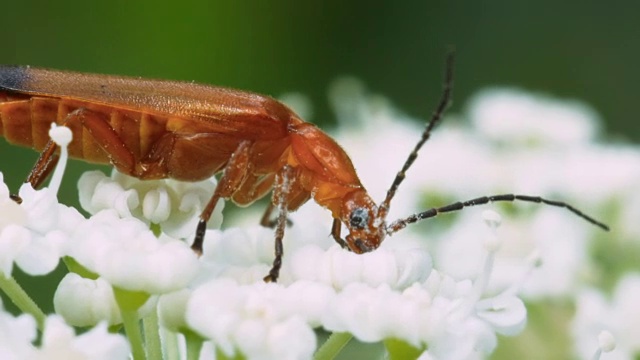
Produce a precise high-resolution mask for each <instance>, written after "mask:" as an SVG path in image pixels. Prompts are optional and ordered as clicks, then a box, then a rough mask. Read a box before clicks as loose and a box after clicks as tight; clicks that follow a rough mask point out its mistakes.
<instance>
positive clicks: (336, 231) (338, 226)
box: [331, 219, 350, 250]
mask: <svg viewBox="0 0 640 360" xmlns="http://www.w3.org/2000/svg"><path fill="white" fill-rule="evenodd" d="M341 231H342V223H341V222H340V219H333V224H332V225H331V236H332V237H333V240H335V241H336V242H337V243H338V245H340V246H341V247H342V248H343V249H347V250H350V248H349V246H348V245H347V242H346V241H344V240H343V239H342V236H340V232H341Z"/></svg>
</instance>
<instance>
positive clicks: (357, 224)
mask: <svg viewBox="0 0 640 360" xmlns="http://www.w3.org/2000/svg"><path fill="white" fill-rule="evenodd" d="M341 220H342V222H343V223H344V224H345V225H346V226H347V229H349V235H347V237H346V239H345V240H346V241H347V245H348V246H349V248H350V249H351V251H353V252H355V253H357V254H362V253H366V252H369V251H373V250H375V249H377V248H378V246H380V243H381V242H382V240H383V239H384V235H385V231H384V229H385V224H384V221H383V220H382V221H381V220H380V219H378V207H377V206H376V204H375V203H374V202H373V200H372V199H371V198H370V197H369V195H367V193H366V192H365V191H354V192H353V193H351V194H349V197H348V198H347V200H346V201H345V202H344V203H343V208H342V219H341Z"/></svg>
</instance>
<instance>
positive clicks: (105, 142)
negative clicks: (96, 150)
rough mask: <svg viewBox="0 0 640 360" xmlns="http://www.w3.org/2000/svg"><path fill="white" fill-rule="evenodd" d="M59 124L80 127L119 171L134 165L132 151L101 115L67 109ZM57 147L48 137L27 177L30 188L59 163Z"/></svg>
mask: <svg viewBox="0 0 640 360" xmlns="http://www.w3.org/2000/svg"><path fill="white" fill-rule="evenodd" d="M62 125H64V126H68V127H74V126H81V127H83V128H84V129H86V130H87V132H88V133H89V134H90V135H91V136H92V137H93V140H94V141H95V142H96V144H98V146H99V147H100V148H101V149H102V150H103V151H104V152H105V153H106V154H107V156H108V157H109V160H110V161H111V164H113V166H115V167H116V168H117V169H120V170H126V169H133V166H134V164H135V160H134V156H133V154H132V153H131V151H130V150H129V148H128V147H127V146H126V144H125V143H123V142H122V139H121V138H120V136H119V135H118V133H117V132H116V131H115V130H114V129H113V128H112V127H111V125H110V124H109V121H108V119H107V118H106V116H105V115H104V114H101V113H98V112H95V111H92V110H88V109H85V108H79V109H77V110H74V111H72V112H70V113H69V114H68V115H67V117H66V118H65V119H64V121H62ZM76 141H82V139H76ZM56 150H57V146H56V144H55V143H54V142H53V141H52V140H49V141H48V142H47V145H46V146H45V148H44V150H43V151H42V153H41V154H40V157H39V158H38V161H37V162H36V164H35V165H34V166H33V169H32V170H31V172H30V173H29V176H28V177H27V180H26V182H29V183H31V185H32V186H33V188H38V187H40V185H42V183H43V182H44V180H45V179H46V178H47V177H48V176H49V174H50V173H51V171H52V170H53V168H54V167H55V165H56V163H57V162H58V155H57V154H56Z"/></svg>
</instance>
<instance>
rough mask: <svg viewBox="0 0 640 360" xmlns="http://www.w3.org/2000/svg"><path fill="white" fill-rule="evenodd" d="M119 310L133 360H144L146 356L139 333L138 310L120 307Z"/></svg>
mask: <svg viewBox="0 0 640 360" xmlns="http://www.w3.org/2000/svg"><path fill="white" fill-rule="evenodd" d="M120 312H121V313H122V323H123V324H124V331H125V333H126V334H127V338H129V344H131V354H132V355H133V360H146V359H147V357H146V355H145V353H144V345H143V342H142V333H140V326H139V323H138V312H137V311H135V310H125V309H122V308H121V309H120Z"/></svg>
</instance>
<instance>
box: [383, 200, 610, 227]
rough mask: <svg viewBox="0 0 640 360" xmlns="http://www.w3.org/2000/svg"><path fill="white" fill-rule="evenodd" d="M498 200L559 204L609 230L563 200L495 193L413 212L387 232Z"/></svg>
mask: <svg viewBox="0 0 640 360" xmlns="http://www.w3.org/2000/svg"><path fill="white" fill-rule="evenodd" d="M497 201H511V202H513V201H527V202H532V203H538V204H546V205H551V206H557V207H561V208H565V209H567V210H569V211H571V212H572V213H574V214H575V215H578V216H579V217H581V218H583V219H584V220H586V221H588V222H590V223H591V224H593V225H595V226H597V227H599V228H601V229H603V230H606V231H609V226H607V225H605V224H603V223H602V222H600V221H598V220H596V219H594V218H592V217H591V216H588V215H586V214H585V213H583V212H582V211H580V210H578V209H576V208H575V207H573V206H571V205H569V204H567V203H565V202H562V201H554V200H547V199H543V198H541V197H539V196H529V195H514V194H504V195H493V196H482V197H479V198H476V199H472V200H469V201H462V202H461V201H458V202H456V203H453V204H450V205H447V206H442V207H439V208H431V209H429V210H427V211H423V212H421V213H417V214H413V215H411V216H409V217H407V218H404V219H399V220H396V221H394V222H393V223H391V224H389V226H388V227H387V234H389V235H391V234H393V233H395V232H397V231H399V230H402V229H404V228H405V227H406V226H407V225H409V224H413V223H414V222H417V221H420V220H423V219H428V218H432V217H436V216H438V215H439V214H444V213H448V212H454V211H458V210H462V209H463V208H465V207H470V206H476V205H484V204H488V203H492V202H497Z"/></svg>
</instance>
